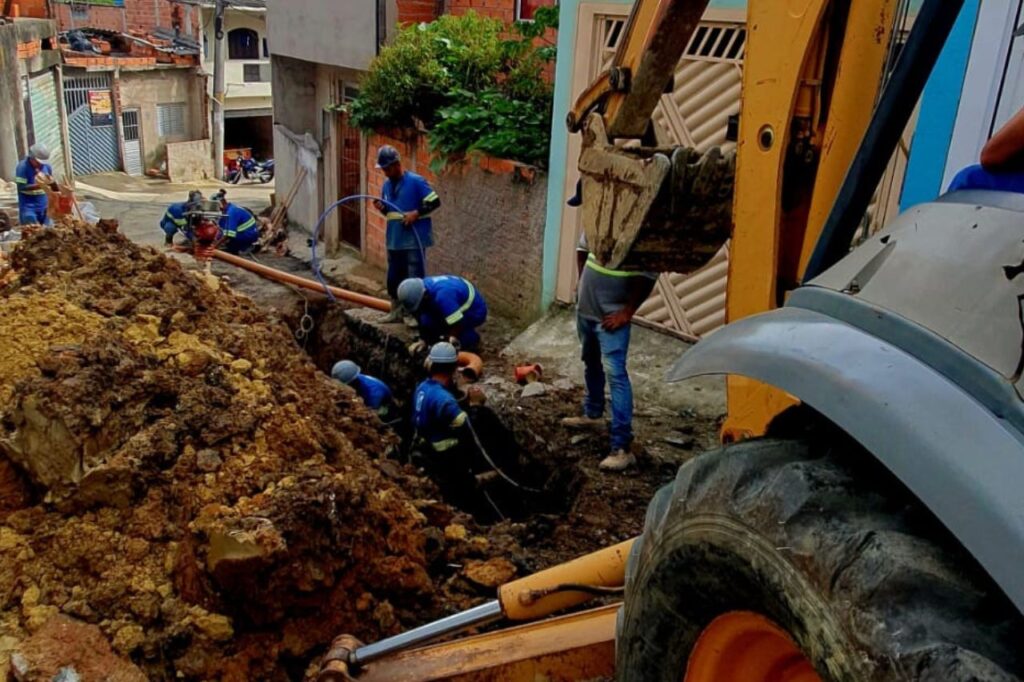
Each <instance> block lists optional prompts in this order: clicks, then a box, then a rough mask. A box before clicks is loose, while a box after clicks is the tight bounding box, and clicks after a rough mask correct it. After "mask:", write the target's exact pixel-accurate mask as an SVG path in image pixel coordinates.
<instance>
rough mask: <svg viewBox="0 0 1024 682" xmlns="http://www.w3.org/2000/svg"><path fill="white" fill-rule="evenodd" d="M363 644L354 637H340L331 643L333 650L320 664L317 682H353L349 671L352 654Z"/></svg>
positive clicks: (330, 650)
mask: <svg viewBox="0 0 1024 682" xmlns="http://www.w3.org/2000/svg"><path fill="white" fill-rule="evenodd" d="M361 646H363V643H362V642H360V641H359V640H358V639H356V638H355V637H353V636H352V635H339V636H338V637H335V638H334V641H333V642H331V648H330V649H329V650H328V651H327V653H326V654H324V658H323V660H322V661H321V662H320V672H319V673H318V674H317V676H316V682H352V680H354V679H355V678H353V677H352V674H351V670H350V669H349V661H351V660H352V652H354V651H355V650H356V649H358V648H359V647H361Z"/></svg>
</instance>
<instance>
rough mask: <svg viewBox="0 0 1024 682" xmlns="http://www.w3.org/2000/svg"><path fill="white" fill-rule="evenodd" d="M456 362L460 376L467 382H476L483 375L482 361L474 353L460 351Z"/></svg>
mask: <svg viewBox="0 0 1024 682" xmlns="http://www.w3.org/2000/svg"><path fill="white" fill-rule="evenodd" d="M457 362H458V365H459V369H460V370H461V372H462V376H464V377H466V379H468V380H469V381H477V380H478V379H480V377H482V376H483V375H484V361H483V359H481V357H480V356H479V355H477V354H476V353H467V352H466V351H462V352H460V353H459V355H458V360H457Z"/></svg>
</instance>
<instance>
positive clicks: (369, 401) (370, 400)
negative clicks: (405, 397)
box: [331, 360, 395, 424]
mask: <svg viewBox="0 0 1024 682" xmlns="http://www.w3.org/2000/svg"><path fill="white" fill-rule="evenodd" d="M331 376H332V377H334V378H335V379H336V380H338V381H340V382H341V383H343V384H345V385H346V386H351V387H352V388H353V389H354V390H355V392H356V395H358V396H359V397H360V398H362V400H363V402H364V403H365V404H366V406H367V407H368V408H370V409H371V410H373V411H375V412H376V413H377V415H378V416H379V417H380V420H381V421H382V422H384V423H385V424H388V423H390V422H391V421H392V420H393V419H394V414H393V413H394V408H395V400H394V397H393V396H392V394H391V389H390V388H388V385H387V384H385V383H384V382H383V381H381V380H380V379H378V378H376V377H372V376H370V375H368V374H363V372H362V369H360V367H359V365H357V364H356V363H354V362H352V361H351V360H341V361H340V362H336V363H334V367H332V368H331Z"/></svg>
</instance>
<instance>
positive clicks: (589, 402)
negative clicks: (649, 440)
mask: <svg viewBox="0 0 1024 682" xmlns="http://www.w3.org/2000/svg"><path fill="white" fill-rule="evenodd" d="M576 332H577V334H579V337H580V344H581V345H582V347H583V353H582V358H583V366H584V378H585V380H586V385H587V392H586V395H585V396H584V398H583V412H584V414H586V415H587V416H588V417H591V418H593V419H597V418H600V417H602V416H604V403H605V400H604V385H605V380H606V378H607V382H608V388H609V393H610V394H611V402H612V428H611V446H612V451H613V452H614V451H615V450H625V449H628V448H629V446H630V444H631V443H632V442H633V385H632V384H631V383H630V382H629V373H628V372H627V371H626V355H627V354H628V353H629V332H630V325H628V324H627V325H626V326H624V327H621V328H619V329H616V330H615V331H613V332H610V331H607V330H606V329H604V328H603V327H602V326H601V323H600V322H595V321H594V320H588V319H586V318H583V317H581V316H579V315H577V316H576Z"/></svg>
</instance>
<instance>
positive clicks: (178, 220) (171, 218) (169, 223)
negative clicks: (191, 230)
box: [160, 202, 188, 234]
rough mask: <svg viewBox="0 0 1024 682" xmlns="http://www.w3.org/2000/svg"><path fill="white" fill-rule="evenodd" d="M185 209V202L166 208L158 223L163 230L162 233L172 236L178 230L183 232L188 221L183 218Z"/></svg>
mask: <svg viewBox="0 0 1024 682" xmlns="http://www.w3.org/2000/svg"><path fill="white" fill-rule="evenodd" d="M187 207H188V204H187V203H186V202H181V203H179V204H171V205H170V206H168V207H167V211H166V212H165V213H164V217H163V219H162V220H161V221H160V226H161V227H163V228H164V232H168V233H170V234H173V233H174V232H176V231H178V230H181V231H182V232H184V231H185V227H186V226H187V225H188V219H186V218H185V209H186V208H187Z"/></svg>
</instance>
